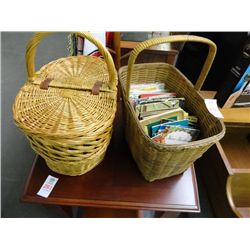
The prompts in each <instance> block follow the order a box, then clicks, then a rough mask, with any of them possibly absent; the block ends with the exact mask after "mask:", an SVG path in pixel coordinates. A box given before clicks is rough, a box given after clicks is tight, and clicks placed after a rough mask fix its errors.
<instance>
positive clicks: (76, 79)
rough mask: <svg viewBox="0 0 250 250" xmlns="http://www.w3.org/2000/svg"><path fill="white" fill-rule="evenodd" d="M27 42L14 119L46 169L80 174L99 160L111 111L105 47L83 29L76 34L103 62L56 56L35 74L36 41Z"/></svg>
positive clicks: (111, 71)
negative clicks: (92, 46)
mask: <svg viewBox="0 0 250 250" xmlns="http://www.w3.org/2000/svg"><path fill="white" fill-rule="evenodd" d="M49 34H51V33H48V32H41V33H36V34H35V35H34V36H33V37H32V39H31V40H30V42H29V43H28V45H27V50H26V67H27V72H28V80H27V81H26V83H25V84H24V86H23V87H22V88H21V90H20V91H19V93H18V94H17V96H16V99H15V103H14V105H13V116H14V120H15V122H16V124H17V126H18V127H19V128H21V129H22V131H23V132H24V134H25V135H26V137H27V138H28V139H29V141H30V143H31V147H32V148H33V150H34V151H35V152H36V153H37V154H39V155H41V156H42V157H43V158H44V159H45V160H46V162H47V165H48V166H49V168H51V169H52V170H53V171H55V172H57V173H60V174H64V175H72V176H74V175H81V174H84V173H86V172H88V171H90V170H91V169H92V168H94V167H95V166H96V165H98V164H99V163H100V162H101V161H102V159H103V158H104V155H105V152H106V149H107V147H108V145H109V142H110V138H111V133H112V124H113V120H114V117H115V112H116V103H117V102H116V101H117V99H116V96H117V73H116V70H115V67H114V63H113V60H112V57H111V55H110V54H109V52H108V50H107V49H106V48H105V47H103V45H102V43H101V42H100V41H98V40H96V39H95V38H94V37H93V36H92V35H91V34H90V33H88V32H77V33H76V34H77V35H78V36H82V37H84V38H86V39H88V40H89V41H90V42H92V43H93V44H95V45H96V46H97V47H98V49H99V51H100V53H101V54H102V55H103V57H104V60H103V59H100V58H97V57H91V56H72V57H66V58H60V59H58V60H55V61H52V62H50V63H48V64H46V65H44V66H43V67H42V68H41V69H40V70H39V71H37V72H35V66H34V65H35V64H34V58H35V54H36V49H37V46H38V44H39V43H40V41H41V39H42V38H44V37H45V36H47V35H49Z"/></svg>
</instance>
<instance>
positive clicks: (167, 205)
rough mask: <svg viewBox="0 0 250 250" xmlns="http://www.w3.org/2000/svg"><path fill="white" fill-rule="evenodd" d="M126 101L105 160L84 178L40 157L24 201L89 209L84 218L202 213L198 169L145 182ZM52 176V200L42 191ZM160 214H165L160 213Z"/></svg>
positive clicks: (23, 198) (32, 171) (117, 119)
mask: <svg viewBox="0 0 250 250" xmlns="http://www.w3.org/2000/svg"><path fill="white" fill-rule="evenodd" d="M122 118H123V115H122V107H121V101H119V102H118V112H117V115H116V119H115V125H114V132H113V136H112V140H111V143H110V145H109V148H108V151H107V154H106V157H105V159H104V160H103V161H102V162H101V163H100V164H99V165H98V166H97V167H95V168H94V169H93V170H91V171H90V172H88V173H86V174H84V175H82V176H76V177H71V176H63V175H60V174H57V173H55V172H53V171H52V170H50V169H49V168H48V167H47V166H46V163H45V161H44V160H43V159H42V158H41V157H36V159H35V161H34V163H33V166H32V169H31V172H30V175H29V177H28V180H27V182H26V185H25V189H24V192H23V195H22V198H21V199H22V201H24V202H31V203H41V204H54V205H60V206H64V208H65V206H69V207H71V206H79V207H84V209H82V210H83V213H82V215H81V217H143V216H144V214H143V210H152V211H171V212H199V211H200V205H199V196H198V189H197V183H196V176H195V171H194V167H193V166H192V167H190V168H189V169H188V170H187V171H186V172H184V173H183V174H181V175H178V176H174V177H170V178H166V179H164V180H158V181H155V182H152V183H149V182H147V181H146V180H144V178H143V176H142V174H141V173H140V171H139V170H138V168H137V166H136V163H135V162H134V160H133V158H132V156H131V154H130V151H129V149H128V146H127V144H126V141H125V137H124V134H123V123H124V120H123V119H122ZM48 175H52V176H55V177H58V178H59V180H58V182H57V184H56V185H55V187H54V189H53V191H52V192H51V194H50V196H49V197H48V198H43V197H40V196H38V195H37V194H36V193H37V192H38V190H39V189H40V187H41V186H42V184H43V182H44V181H45V179H46V178H47V176H48ZM158 216H159V213H158Z"/></svg>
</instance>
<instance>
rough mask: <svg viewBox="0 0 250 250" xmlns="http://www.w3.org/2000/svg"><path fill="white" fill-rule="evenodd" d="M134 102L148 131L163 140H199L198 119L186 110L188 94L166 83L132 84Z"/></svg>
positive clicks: (143, 126)
mask: <svg viewBox="0 0 250 250" xmlns="http://www.w3.org/2000/svg"><path fill="white" fill-rule="evenodd" d="M130 102H131V105H132V106H133V108H134V111H135V113H136V116H137V117H138V119H139V121H140V125H141V126H142V128H143V130H144V131H145V133H146V134H147V135H148V136H149V137H150V138H152V140H153V141H155V142H157V143H162V144H183V143H188V142H191V141H194V140H197V138H198V136H199V134H200V130H199V127H198V119H197V117H195V116H191V115H189V114H188V112H187V111H186V110H185V98H183V97H177V95H176V93H175V92H171V91H170V90H168V89H166V88H165V83H160V82H155V83H145V84H136V85H133V84H132V85H131V88H130Z"/></svg>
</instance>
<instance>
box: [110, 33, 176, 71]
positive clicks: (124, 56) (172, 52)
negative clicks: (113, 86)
mask: <svg viewBox="0 0 250 250" xmlns="http://www.w3.org/2000/svg"><path fill="white" fill-rule="evenodd" d="M167 33H169V32H167ZM167 33H166V32H162V33H161V32H126V34H125V33H124V32H123V33H122V34H121V32H114V43H113V46H114V51H115V54H114V62H115V65H116V69H119V68H120V66H124V65H127V62H128V57H129V55H130V53H131V50H132V49H134V48H135V46H136V45H137V44H138V43H139V42H142V41H144V40H147V39H149V38H153V37H156V36H166V35H169V34H167ZM138 37H139V38H138ZM125 39H126V40H125ZM128 39H130V40H128ZM178 49H180V47H176V45H175V44H174V45H171V44H169V43H168V44H161V45H157V46H153V47H151V48H149V49H147V50H146V51H144V52H143V53H142V55H140V56H139V57H138V60H137V63H144V62H167V63H169V64H173V65H174V64H175V62H176V60H177V56H178Z"/></svg>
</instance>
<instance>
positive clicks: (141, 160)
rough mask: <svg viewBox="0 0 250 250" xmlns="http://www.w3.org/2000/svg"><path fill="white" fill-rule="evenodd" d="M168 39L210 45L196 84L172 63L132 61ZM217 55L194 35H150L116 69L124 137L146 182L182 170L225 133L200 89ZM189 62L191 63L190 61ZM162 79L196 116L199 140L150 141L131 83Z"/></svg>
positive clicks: (175, 173)
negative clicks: (131, 95) (136, 108)
mask: <svg viewBox="0 0 250 250" xmlns="http://www.w3.org/2000/svg"><path fill="white" fill-rule="evenodd" d="M168 42H201V43H205V44H208V45H209V52H208V56H207V58H206V61H205V63H204V65H203V68H202V70H201V73H200V76H199V78H198V80H197V83H196V84H195V86H193V84H192V83H191V82H190V81H189V80H188V79H187V78H186V77H185V76H184V75H183V74H182V73H181V72H180V71H179V70H178V69H176V68H175V67H174V66H172V65H169V64H166V63H144V64H134V63H135V60H136V58H137V56H138V55H139V53H140V52H141V51H143V50H144V49H146V48H148V47H151V46H154V45H158V44H161V43H168ZM215 54H216V45H215V44H214V43H213V42H212V41H210V40H208V39H205V38H202V37H197V36H186V35H176V36H169V37H161V38H153V39H150V40H147V41H145V42H142V43H140V44H138V45H137V46H136V48H135V49H134V50H133V51H132V53H131V55H130V58H129V61H128V66H124V67H121V68H120V70H119V80H120V82H121V86H122V95H123V100H124V106H125V115H126V125H125V130H126V131H125V132H126V139H127V142H128V145H129V147H130V150H131V153H132V155H133V157H134V159H135V161H136V163H137V165H138V167H139V169H140V171H141V172H142V174H143V176H144V177H145V179H146V180H148V181H154V180H157V179H162V178H165V177H169V176H173V175H177V174H180V173H182V172H184V171H185V170H186V169H187V168H188V167H189V166H190V165H191V164H192V163H193V162H194V161H195V160H196V159H198V158H199V157H201V156H202V154H203V153H204V152H206V150H208V149H209V148H210V147H211V146H212V145H213V144H214V143H215V142H217V141H219V140H220V139H221V138H222V137H223V136H224V134H225V127H224V124H223V122H221V121H220V120H219V119H217V118H215V117H214V116H213V115H211V114H210V113H209V112H208V110H207V108H206V106H205V105H204V100H203V98H202V97H201V96H200V95H199V93H198V92H197V91H196V90H199V89H200V88H201V86H202V84H203V82H204V80H205V78H206V76H207V74H208V71H209V69H210V67H211V65H212V62H213V59H214V57H215ZM190 63H192V62H190ZM150 82H164V83H165V84H166V87H167V89H170V90H171V91H173V92H176V93H177V95H178V96H181V97H184V98H185V100H186V101H185V104H186V108H187V110H188V111H189V112H190V113H192V114H194V115H195V116H197V117H198V119H199V126H200V128H201V139H199V140H197V141H194V142H190V143H187V144H179V145H163V144H159V143H155V142H153V140H151V139H150V138H149V137H148V135H146V133H145V132H144V130H143V129H142V127H141V126H140V123H139V120H138V118H137V117H136V114H135V111H134V109H133V107H132V106H131V104H130V102H129V100H128V99H129V92H130V84H131V83H132V84H141V83H150Z"/></svg>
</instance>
